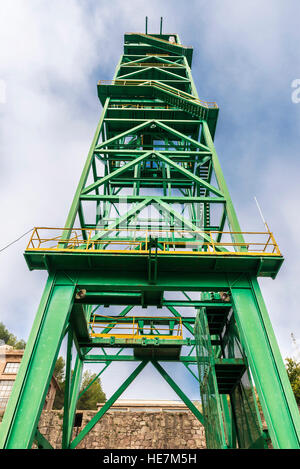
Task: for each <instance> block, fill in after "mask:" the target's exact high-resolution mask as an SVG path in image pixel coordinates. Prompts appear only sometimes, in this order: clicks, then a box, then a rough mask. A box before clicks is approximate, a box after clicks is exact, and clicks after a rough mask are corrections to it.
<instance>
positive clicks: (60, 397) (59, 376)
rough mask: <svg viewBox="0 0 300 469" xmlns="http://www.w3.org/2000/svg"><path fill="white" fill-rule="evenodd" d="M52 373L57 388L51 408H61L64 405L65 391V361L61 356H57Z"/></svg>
mask: <svg viewBox="0 0 300 469" xmlns="http://www.w3.org/2000/svg"><path fill="white" fill-rule="evenodd" d="M53 375H54V376H55V378H56V380H57V382H58V385H59V389H57V390H56V394H55V399H54V403H53V409H56V410H57V409H62V407H63V405H64V393H65V361H64V359H63V357H59V358H58V359H57V360H56V363H55V366H54V371H53Z"/></svg>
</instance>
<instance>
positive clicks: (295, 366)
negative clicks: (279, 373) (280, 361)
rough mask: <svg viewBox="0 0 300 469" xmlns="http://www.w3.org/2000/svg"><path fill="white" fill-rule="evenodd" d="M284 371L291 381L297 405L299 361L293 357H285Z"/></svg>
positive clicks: (299, 384) (299, 388) (299, 403)
mask: <svg viewBox="0 0 300 469" xmlns="http://www.w3.org/2000/svg"><path fill="white" fill-rule="evenodd" d="M285 361H286V371H287V374H288V377H289V380H290V383H291V387H292V390H293V393H294V395H295V399H296V402H297V404H298V405H300V362H299V361H297V360H295V359H293V358H286V359H285Z"/></svg>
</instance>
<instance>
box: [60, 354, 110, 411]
mask: <svg viewBox="0 0 300 469" xmlns="http://www.w3.org/2000/svg"><path fill="white" fill-rule="evenodd" d="M53 374H54V375H55V377H56V379H57V382H58V384H59V387H60V389H59V390H57V392H56V396H55V400H54V404H53V409H62V408H63V406H64V393H65V361H64V359H63V358H62V357H59V358H58V359H57V361H56V364H55V367H54V373H53ZM96 377H97V375H96V374H95V373H92V372H91V371H88V370H86V371H85V372H84V373H83V377H82V384H81V388H80V393H81V392H82V391H83V390H84V389H85V388H87V387H88V386H89V385H90V383H91V382H92V384H91V385H90V386H89V387H88V389H87V390H86V391H85V392H84V394H83V395H82V396H81V397H80V398H79V400H78V403H77V408H78V409H80V410H96V409H97V403H98V402H105V401H106V396H105V393H104V391H103V389H102V386H101V381H100V378H96Z"/></svg>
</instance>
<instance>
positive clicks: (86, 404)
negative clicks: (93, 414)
mask: <svg viewBox="0 0 300 469" xmlns="http://www.w3.org/2000/svg"><path fill="white" fill-rule="evenodd" d="M96 376H97V374H96V373H92V372H91V371H88V370H86V371H85V372H84V374H83V378H82V385H81V389H80V392H82V391H83V390H84V389H85V388H86V387H87V386H89V384H90V383H91V382H92V384H91V385H90V386H89V388H88V389H87V391H85V393H84V394H83V395H82V396H81V397H80V399H79V400H78V403H77V409H80V410H96V409H97V403H98V402H105V401H106V395H105V393H104V392H103V390H102V386H101V381H100V378H97V379H95V378H96Z"/></svg>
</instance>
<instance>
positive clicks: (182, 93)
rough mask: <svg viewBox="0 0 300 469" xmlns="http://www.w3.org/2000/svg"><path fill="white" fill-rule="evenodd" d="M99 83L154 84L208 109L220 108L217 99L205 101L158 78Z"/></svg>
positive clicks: (121, 84) (101, 83) (102, 83)
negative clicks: (157, 79)
mask: <svg viewBox="0 0 300 469" xmlns="http://www.w3.org/2000/svg"><path fill="white" fill-rule="evenodd" d="M98 85H115V86H153V87H155V88H157V89H160V90H162V91H167V92H169V93H172V94H174V95H176V96H178V97H179V98H183V99H185V100H188V101H190V102H192V103H195V104H198V105H200V106H203V107H206V108H208V109H218V105H217V103H216V102H215V101H203V100H202V99H199V98H197V97H196V96H193V95H192V94H189V93H186V92H185V91H181V90H178V89H177V88H174V87H173V86H169V85H166V84H164V83H161V82H160V81H156V80H121V79H116V80H99V81H98Z"/></svg>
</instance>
